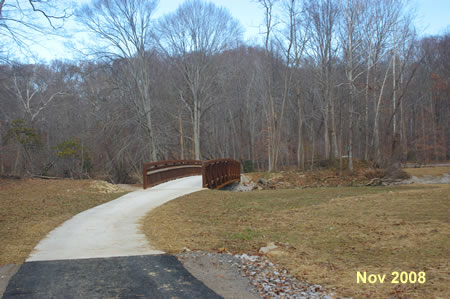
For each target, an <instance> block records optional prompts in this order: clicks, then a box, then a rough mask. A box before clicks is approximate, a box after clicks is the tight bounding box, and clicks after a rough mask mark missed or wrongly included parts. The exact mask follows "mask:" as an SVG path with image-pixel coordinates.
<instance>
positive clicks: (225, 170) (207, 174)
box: [142, 159, 241, 189]
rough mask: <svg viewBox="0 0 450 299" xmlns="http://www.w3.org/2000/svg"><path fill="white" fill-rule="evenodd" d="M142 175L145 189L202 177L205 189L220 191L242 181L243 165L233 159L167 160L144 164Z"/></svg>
mask: <svg viewBox="0 0 450 299" xmlns="http://www.w3.org/2000/svg"><path fill="white" fill-rule="evenodd" d="M142 174H143V179H144V180H143V182H144V189H147V188H148V187H153V186H155V185H158V184H161V183H164V182H167V181H170V180H173V179H178V178H182V177H186V176H192V175H202V177H203V179H202V181H203V188H209V189H219V188H222V187H224V186H225V185H228V184H230V183H232V182H238V181H240V177H241V165H240V163H239V161H236V160H233V159H217V160H208V161H200V160H166V161H158V162H152V163H145V164H143V167H142Z"/></svg>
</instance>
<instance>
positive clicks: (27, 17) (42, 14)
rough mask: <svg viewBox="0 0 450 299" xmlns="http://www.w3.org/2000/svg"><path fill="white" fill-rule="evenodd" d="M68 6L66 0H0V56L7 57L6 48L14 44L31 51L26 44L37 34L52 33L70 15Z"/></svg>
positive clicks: (35, 39) (13, 46)
mask: <svg viewBox="0 0 450 299" xmlns="http://www.w3.org/2000/svg"><path fill="white" fill-rule="evenodd" d="M58 2H59V3H58ZM72 7H73V5H72V4H71V3H70V2H69V1H66V2H64V3H63V4H61V2H60V1H55V0H49V1H40V0H0V59H1V60H4V61H7V60H9V57H8V56H9V55H10V54H11V53H8V52H9V50H12V49H17V48H18V49H19V51H23V50H25V51H26V54H31V55H33V54H34V53H32V51H31V49H30V47H29V46H30V44H32V43H36V41H37V38H36V37H37V36H38V35H40V36H43V35H45V34H47V35H48V34H56V31H57V29H61V28H62V27H63V25H64V22H65V20H66V19H68V18H69V17H70V16H71V15H72V11H73V8H72ZM15 51H17V50H15ZM1 60H0V61H1Z"/></svg>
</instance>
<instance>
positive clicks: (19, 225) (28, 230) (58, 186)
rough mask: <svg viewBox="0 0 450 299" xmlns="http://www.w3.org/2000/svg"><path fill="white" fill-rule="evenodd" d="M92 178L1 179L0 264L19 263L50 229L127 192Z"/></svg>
mask: <svg viewBox="0 0 450 299" xmlns="http://www.w3.org/2000/svg"><path fill="white" fill-rule="evenodd" d="M110 186H111V185H109V184H106V183H104V182H99V181H92V180H82V181H80V180H39V179H24V180H9V179H0V265H2V264H21V263H23V262H24V260H25V259H26V258H27V257H28V255H29V254H30V252H31V250H32V249H33V248H34V247H35V246H36V245H37V243H38V242H39V241H40V240H41V239H42V238H43V237H45V235H46V234H47V233H49V232H50V231H51V230H52V229H54V228H55V227H57V226H58V225H60V224H61V223H63V222H64V221H66V220H68V219H70V218H71V217H72V216H74V215H75V214H78V213H79V212H82V211H84V210H87V209H89V208H92V207H94V206H97V205H99V204H102V203H105V202H107V201H110V200H112V199H115V198H117V197H119V196H121V195H123V194H125V193H126V192H122V190H119V189H118V188H111V187H110Z"/></svg>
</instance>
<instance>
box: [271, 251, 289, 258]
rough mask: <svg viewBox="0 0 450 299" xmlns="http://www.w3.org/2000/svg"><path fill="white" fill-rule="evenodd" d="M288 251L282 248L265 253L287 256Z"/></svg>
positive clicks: (272, 255)
mask: <svg viewBox="0 0 450 299" xmlns="http://www.w3.org/2000/svg"><path fill="white" fill-rule="evenodd" d="M288 255H289V253H288V252H286V251H283V250H276V249H275V250H271V251H269V252H268V253H267V256H268V257H283V256H288Z"/></svg>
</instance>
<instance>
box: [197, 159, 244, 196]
mask: <svg viewBox="0 0 450 299" xmlns="http://www.w3.org/2000/svg"><path fill="white" fill-rule="evenodd" d="M202 176H203V188H209V189H220V188H222V187H223V186H225V185H228V184H229V183H232V182H239V181H240V179H241V164H240V163H239V161H236V160H233V159H217V160H208V161H205V162H203V167H202Z"/></svg>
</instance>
